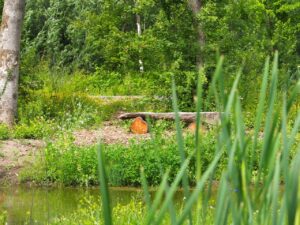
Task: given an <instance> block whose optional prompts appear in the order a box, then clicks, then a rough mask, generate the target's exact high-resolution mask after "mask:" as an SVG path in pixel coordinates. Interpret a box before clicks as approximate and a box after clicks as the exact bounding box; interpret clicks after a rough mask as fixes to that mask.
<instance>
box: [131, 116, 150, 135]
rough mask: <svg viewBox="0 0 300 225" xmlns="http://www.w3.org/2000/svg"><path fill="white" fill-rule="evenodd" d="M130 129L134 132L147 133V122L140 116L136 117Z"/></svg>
mask: <svg viewBox="0 0 300 225" xmlns="http://www.w3.org/2000/svg"><path fill="white" fill-rule="evenodd" d="M130 130H131V132H132V133H134V134H147V133H148V124H147V123H146V121H144V120H143V118H142V117H137V118H135V119H134V120H133V122H132V124H131V126H130Z"/></svg>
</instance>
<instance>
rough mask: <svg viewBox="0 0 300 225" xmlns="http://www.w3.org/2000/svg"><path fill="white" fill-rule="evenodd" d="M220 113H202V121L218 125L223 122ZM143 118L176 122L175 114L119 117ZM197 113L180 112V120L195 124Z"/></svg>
mask: <svg viewBox="0 0 300 225" xmlns="http://www.w3.org/2000/svg"><path fill="white" fill-rule="evenodd" d="M220 116H221V115H220V113H218V112H201V121H202V122H204V123H207V124H212V125H213V124H218V123H219V122H220V120H221V118H220ZM137 117H141V118H143V119H146V118H147V117H149V118H150V119H154V120H175V113H154V112H135V113H123V114H121V115H119V116H118V119H121V120H126V119H133V118H137ZM196 117H197V113H195V112H179V118H180V120H182V121H184V122H186V123H191V122H195V121H196Z"/></svg>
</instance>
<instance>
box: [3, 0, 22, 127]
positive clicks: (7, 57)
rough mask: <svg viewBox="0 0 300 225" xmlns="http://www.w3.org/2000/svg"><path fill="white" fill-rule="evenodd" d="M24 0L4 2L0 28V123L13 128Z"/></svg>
mask: <svg viewBox="0 0 300 225" xmlns="http://www.w3.org/2000/svg"><path fill="white" fill-rule="evenodd" d="M24 11H25V0H5V1H4V8H3V14H2V23H1V28H0V123H4V124H7V125H8V126H13V124H14V120H15V116H16V114H17V101H18V82H19V64H20V41H21V28H22V23H23V17H24Z"/></svg>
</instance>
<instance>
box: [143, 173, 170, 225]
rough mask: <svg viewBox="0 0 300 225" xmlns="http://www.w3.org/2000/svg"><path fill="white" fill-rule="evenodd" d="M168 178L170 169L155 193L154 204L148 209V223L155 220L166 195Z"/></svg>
mask: <svg viewBox="0 0 300 225" xmlns="http://www.w3.org/2000/svg"><path fill="white" fill-rule="evenodd" d="M168 178H169V171H167V172H166V173H165V174H164V176H163V178H162V182H161V183H160V185H159V188H158V190H157V192H156V194H155V197H154V200H153V204H152V205H151V207H150V209H149V210H148V211H147V217H146V223H145V224H147V225H148V224H151V222H152V221H153V220H154V216H155V212H156V210H157V209H158V207H159V205H160V203H161V201H162V198H163V195H164V191H165V189H166V188H167V184H168Z"/></svg>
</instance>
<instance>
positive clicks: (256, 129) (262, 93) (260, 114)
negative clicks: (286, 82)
mask: <svg viewBox="0 0 300 225" xmlns="http://www.w3.org/2000/svg"><path fill="white" fill-rule="evenodd" d="M269 67H270V58H269V57H268V58H267V59H266V62H265V67H264V75H263V81H262V85H261V88H260V94H259V102H258V106H257V110H256V117H255V123H254V136H253V147H252V152H251V155H250V160H251V161H250V172H252V169H253V162H254V157H255V160H256V147H257V141H258V135H259V131H260V128H261V122H262V118H263V112H264V105H265V99H266V94H267V86H268V76H269Z"/></svg>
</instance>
